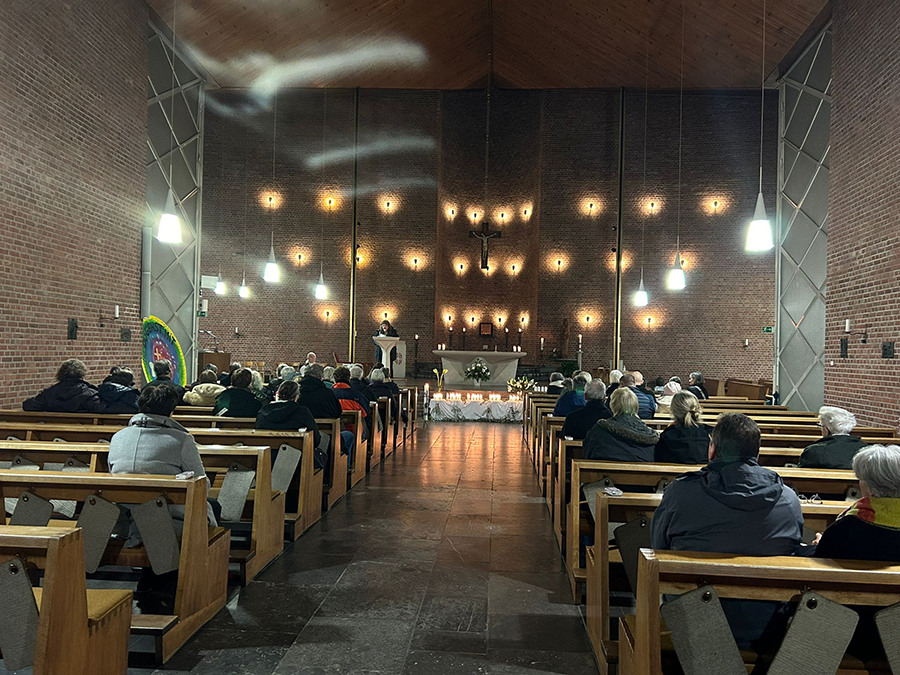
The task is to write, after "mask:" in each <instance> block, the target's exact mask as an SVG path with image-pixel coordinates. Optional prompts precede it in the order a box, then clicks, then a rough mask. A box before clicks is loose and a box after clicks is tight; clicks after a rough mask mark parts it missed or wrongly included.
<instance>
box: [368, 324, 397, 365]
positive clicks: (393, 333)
mask: <svg viewBox="0 0 900 675" xmlns="http://www.w3.org/2000/svg"><path fill="white" fill-rule="evenodd" d="M377 337H400V335H399V333H397V329H396V328H394V327H393V326H392V325H391V322H390V321H388V320H387V319H385V320H384V321H382V322H381V326H379V327H378V331H377V332H376V333H375V335H374V336H373V342H374V338H377ZM396 358H397V348H396V347H394V348H393V349H392V350H391V353H390V354H389V355H388V358H385V355H384V354H383V353H382V349H381V347H379V346H378V344H377V343H376V344H375V360H376V361H380V362H381V363H383V364H384V365H386V366H387V367H388V368H389V369H390V370H391V373H393V372H394V361H395V360H396Z"/></svg>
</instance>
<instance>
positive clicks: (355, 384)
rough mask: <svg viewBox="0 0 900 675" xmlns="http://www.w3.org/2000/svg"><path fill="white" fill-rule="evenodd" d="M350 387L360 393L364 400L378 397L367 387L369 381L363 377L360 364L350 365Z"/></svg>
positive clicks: (372, 399)
mask: <svg viewBox="0 0 900 675" xmlns="http://www.w3.org/2000/svg"><path fill="white" fill-rule="evenodd" d="M350 387H351V388H352V389H354V390H355V391H358V392H359V393H360V394H362V395H363V396H364V397H365V398H366V400H369V401H374V400H375V399H376V398H378V397H377V396H375V394H373V393H372V390H371V389H369V382H368V380H366V379H365V378H364V377H363V369H362V366H356V365H354V366H350Z"/></svg>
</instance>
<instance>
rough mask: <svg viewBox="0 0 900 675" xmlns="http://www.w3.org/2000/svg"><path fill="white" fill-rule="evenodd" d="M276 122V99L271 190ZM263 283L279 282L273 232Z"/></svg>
mask: <svg viewBox="0 0 900 675" xmlns="http://www.w3.org/2000/svg"><path fill="white" fill-rule="evenodd" d="M277 120H278V99H277V98H275V99H274V100H273V102H272V188H273V189H274V187H275V133H276V132H275V129H276V127H275V124H276V122H277ZM263 281H267V282H269V283H270V284H275V283H278V282H279V281H281V268H280V267H279V266H278V261H277V260H276V259H275V232H274V230H273V231H272V240H271V243H270V244H269V260H268V262H266V267H265V269H264V270H263Z"/></svg>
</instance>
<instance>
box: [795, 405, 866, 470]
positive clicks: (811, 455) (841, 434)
mask: <svg viewBox="0 0 900 675" xmlns="http://www.w3.org/2000/svg"><path fill="white" fill-rule="evenodd" d="M819 426H821V427H822V431H823V432H824V434H825V437H824V438H822V439H820V440H818V441H816V442H815V443H813V444H812V445H809V446H807V447H806V449H805V450H804V451H803V452H802V453H800V462H799V464H798V466H800V467H802V468H804V469H850V468H851V466H852V464H853V458H854V457H855V456H856V453H857V452H859V451H860V450H862V449H863V448H864V447H866V443H865V442H864V441H863V439H861V438H859V437H858V436H851V435H850V432H851V431H853V429H854V427H856V415H854V414H853V413H851V412H850V411H848V410H844V409H843V408H835V407H833V406H829V405H825V406H822V407H821V408H819Z"/></svg>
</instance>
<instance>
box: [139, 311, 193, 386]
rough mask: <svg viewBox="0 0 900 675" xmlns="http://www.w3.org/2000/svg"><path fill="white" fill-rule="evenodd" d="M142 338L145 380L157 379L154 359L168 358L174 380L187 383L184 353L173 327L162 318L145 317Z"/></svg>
mask: <svg viewBox="0 0 900 675" xmlns="http://www.w3.org/2000/svg"><path fill="white" fill-rule="evenodd" d="M142 339H143V350H142V351H141V366H142V367H143V369H144V380H145V381H147V382H150V381H151V380H154V379H156V376H155V375H154V373H153V362H154V361H158V360H160V359H168V360H169V361H170V362H171V363H172V370H173V372H172V381H173V382H175V384H179V385H181V386H182V387H183V386H184V385H185V384H187V369H186V368H185V366H184V354H183V353H182V351H181V345H180V344H178V338H176V337H175V334H174V333H173V332H172V329H171V328H169V327H168V326H167V325H166V324H165V322H163V321H162V320H161V319H158V318H156V317H155V316H148V317H147V318H146V319H144V326H143V331H142Z"/></svg>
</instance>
